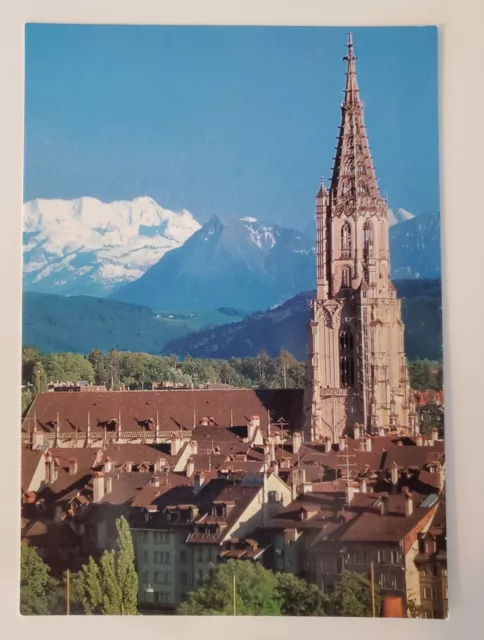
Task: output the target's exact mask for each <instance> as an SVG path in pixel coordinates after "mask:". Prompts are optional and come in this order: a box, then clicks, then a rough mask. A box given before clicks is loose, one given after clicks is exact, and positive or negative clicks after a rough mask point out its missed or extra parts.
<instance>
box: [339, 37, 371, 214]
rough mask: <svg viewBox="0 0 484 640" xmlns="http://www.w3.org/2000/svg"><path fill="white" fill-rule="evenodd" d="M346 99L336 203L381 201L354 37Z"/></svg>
mask: <svg viewBox="0 0 484 640" xmlns="http://www.w3.org/2000/svg"><path fill="white" fill-rule="evenodd" d="M346 47H347V54H346V56H345V57H344V58H343V60H345V61H346V62H347V69H346V88H345V91H344V94H345V98H344V102H343V104H342V105H341V125H340V131H339V137H338V144H337V146H336V157H335V161H334V166H333V175H332V178H331V187H330V190H331V194H332V197H333V199H334V201H335V203H341V204H343V203H346V204H356V203H357V202H359V201H360V202H361V199H362V198H365V199H366V198H371V199H377V198H378V199H379V198H380V195H379V191H378V185H377V181H376V176H375V171H374V169H373V163H372V160H371V155H370V147H369V145H368V139H367V136H366V130H365V125H364V122H363V103H362V102H361V100H360V95H359V90H358V83H357V78H356V66H355V61H356V60H357V59H358V58H357V57H356V56H355V53H354V47H353V37H352V35H351V33H349V34H348V42H347V43H346Z"/></svg>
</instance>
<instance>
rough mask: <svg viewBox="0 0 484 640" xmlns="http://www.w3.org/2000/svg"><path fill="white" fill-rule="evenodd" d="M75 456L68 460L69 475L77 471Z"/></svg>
mask: <svg viewBox="0 0 484 640" xmlns="http://www.w3.org/2000/svg"><path fill="white" fill-rule="evenodd" d="M77 469H78V467H77V458H71V459H70V460H69V475H71V476H75V475H76V473H77Z"/></svg>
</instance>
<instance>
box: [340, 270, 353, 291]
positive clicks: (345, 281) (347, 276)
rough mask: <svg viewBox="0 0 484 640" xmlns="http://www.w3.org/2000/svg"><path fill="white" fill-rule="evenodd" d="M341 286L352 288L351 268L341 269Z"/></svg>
mask: <svg viewBox="0 0 484 640" xmlns="http://www.w3.org/2000/svg"><path fill="white" fill-rule="evenodd" d="M341 286H342V287H349V286H351V267H348V266H344V267H343V268H342V269H341Z"/></svg>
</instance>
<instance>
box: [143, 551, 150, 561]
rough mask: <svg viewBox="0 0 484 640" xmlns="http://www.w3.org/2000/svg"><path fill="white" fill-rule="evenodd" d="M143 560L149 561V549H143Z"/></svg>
mask: <svg viewBox="0 0 484 640" xmlns="http://www.w3.org/2000/svg"><path fill="white" fill-rule="evenodd" d="M143 562H144V564H148V562H149V559H148V552H147V551H143Z"/></svg>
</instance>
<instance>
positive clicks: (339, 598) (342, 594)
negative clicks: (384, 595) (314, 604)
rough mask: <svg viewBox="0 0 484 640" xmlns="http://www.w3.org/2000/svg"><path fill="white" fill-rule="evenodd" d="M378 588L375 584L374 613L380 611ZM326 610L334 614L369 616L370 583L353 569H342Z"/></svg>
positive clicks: (370, 607) (371, 613) (370, 605)
mask: <svg viewBox="0 0 484 640" xmlns="http://www.w3.org/2000/svg"><path fill="white" fill-rule="evenodd" d="M380 602H381V599H380V595H379V590H378V588H377V587H376V586H375V615H377V616H378V615H379V611H380ZM328 605H329V606H328V611H329V612H330V613H331V615H334V616H343V617H360V618H361V617H371V616H372V615H373V611H372V601H371V584H370V581H369V580H368V578H367V577H366V576H365V575H363V574H361V573H356V572H354V571H343V573H342V574H341V578H340V580H339V581H338V582H337V583H336V585H335V587H334V589H333V591H332V592H331V594H330V596H329V603H328Z"/></svg>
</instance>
